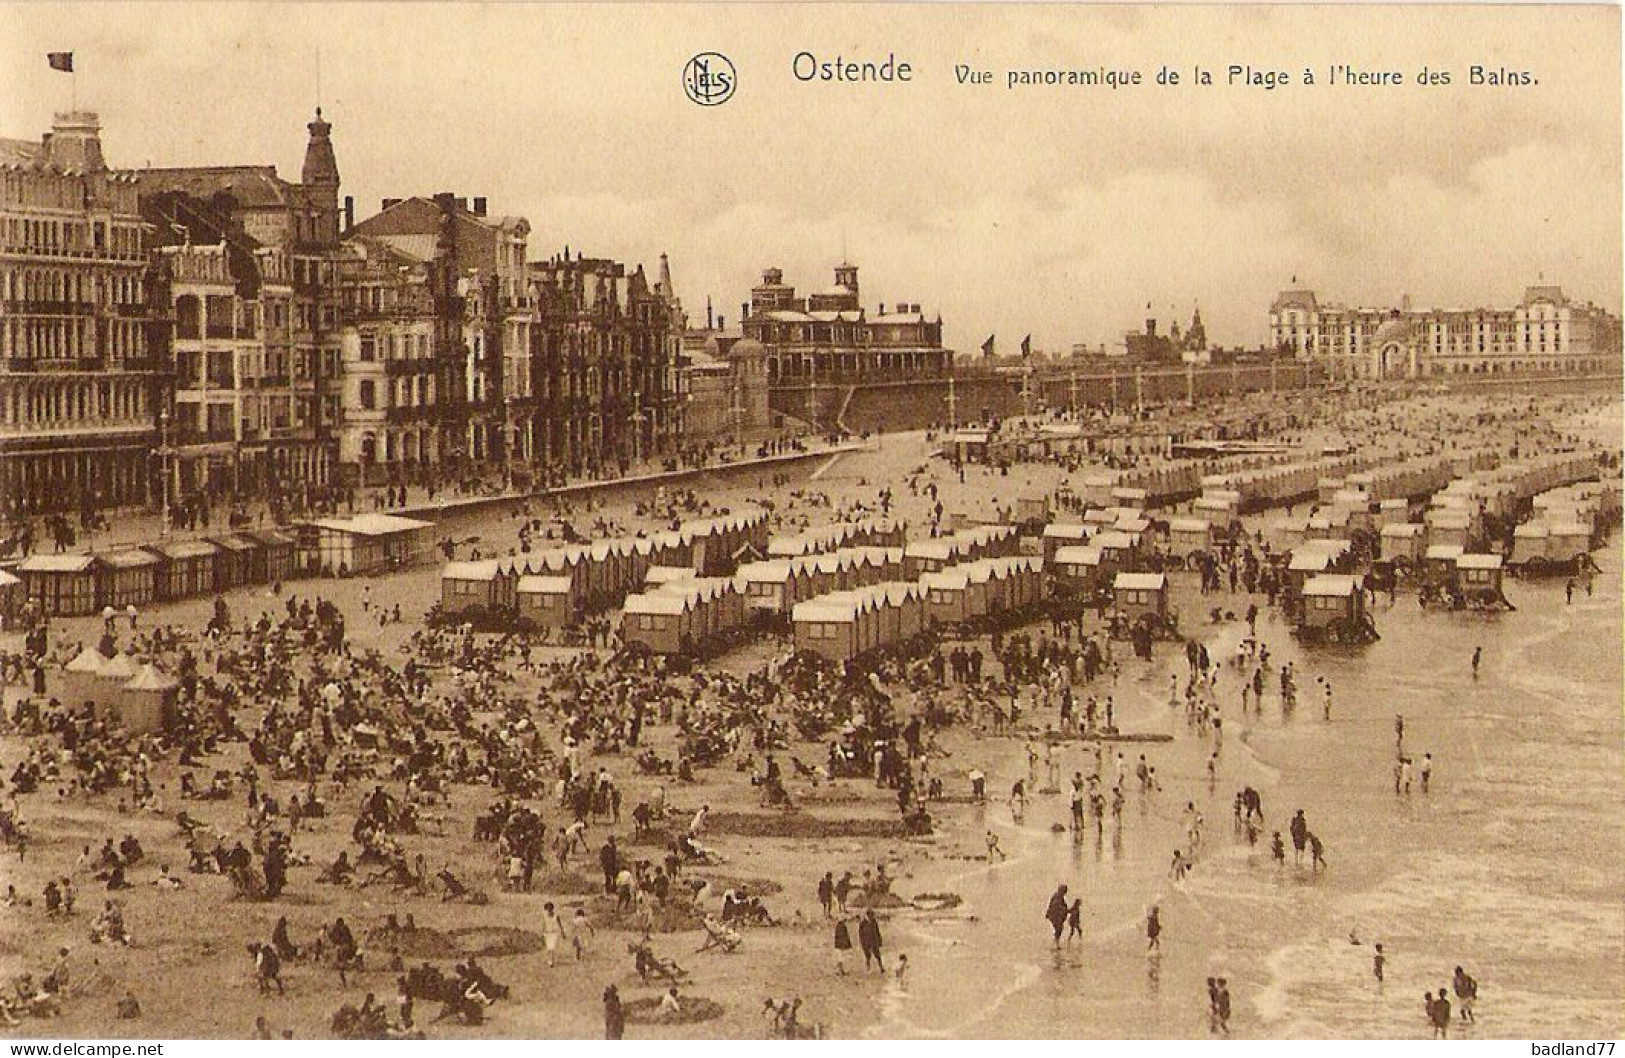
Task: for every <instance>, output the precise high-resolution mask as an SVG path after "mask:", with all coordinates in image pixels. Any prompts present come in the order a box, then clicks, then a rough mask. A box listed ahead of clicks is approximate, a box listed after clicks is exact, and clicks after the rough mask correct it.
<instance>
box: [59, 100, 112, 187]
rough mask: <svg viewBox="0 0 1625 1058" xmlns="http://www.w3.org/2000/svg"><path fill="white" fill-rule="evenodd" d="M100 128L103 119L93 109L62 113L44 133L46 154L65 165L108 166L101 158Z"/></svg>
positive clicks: (94, 168)
mask: <svg viewBox="0 0 1625 1058" xmlns="http://www.w3.org/2000/svg"><path fill="white" fill-rule="evenodd" d="M101 131H102V126H101V121H100V119H99V118H98V117H97V116H96V114H95V112H94V111H89V110H71V111H68V112H67V113H59V114H57V115H56V121H55V122H54V123H53V124H52V126H51V132H50V134H49V135H47V136H46V137H45V141H44V147H45V157H46V159H47V160H49V161H50V163H51V164H52V165H56V166H60V167H61V168H63V169H77V170H79V171H81V172H87V173H94V172H100V171H101V170H103V169H106V168H107V164H106V163H105V162H104V161H103V160H102V138H101Z"/></svg>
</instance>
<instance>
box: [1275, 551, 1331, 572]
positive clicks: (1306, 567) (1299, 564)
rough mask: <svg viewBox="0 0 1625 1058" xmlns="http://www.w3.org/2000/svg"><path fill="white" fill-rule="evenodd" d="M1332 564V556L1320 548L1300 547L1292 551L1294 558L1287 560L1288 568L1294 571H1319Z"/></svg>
mask: <svg viewBox="0 0 1625 1058" xmlns="http://www.w3.org/2000/svg"><path fill="white" fill-rule="evenodd" d="M1331 564H1332V556H1331V555H1329V554H1327V553H1326V552H1325V551H1322V550H1320V549H1319V548H1309V549H1307V550H1304V549H1302V548H1300V549H1299V550H1297V551H1294V552H1292V558H1291V560H1290V561H1288V562H1287V567H1286V568H1287V569H1289V570H1291V571H1292V572H1294V573H1318V572H1320V571H1321V570H1323V569H1325V568H1326V567H1327V566H1329V565H1331Z"/></svg>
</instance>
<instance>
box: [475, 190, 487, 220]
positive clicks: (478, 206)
mask: <svg viewBox="0 0 1625 1058" xmlns="http://www.w3.org/2000/svg"><path fill="white" fill-rule="evenodd" d="M474 215H475V216H476V217H483V216H485V196H484V195H475V196H474Z"/></svg>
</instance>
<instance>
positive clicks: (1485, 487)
mask: <svg viewBox="0 0 1625 1058" xmlns="http://www.w3.org/2000/svg"><path fill="white" fill-rule="evenodd" d="M1405 469H1406V474H1405V477H1406V479H1407V480H1409V481H1410V482H1412V483H1413V484H1414V483H1416V482H1422V481H1425V480H1427V479H1428V478H1429V477H1431V476H1433V475H1435V474H1436V473H1437V468H1436V467H1434V468H1429V467H1427V466H1412V467H1409V468H1405ZM1597 471H1598V468H1597V463H1596V460H1595V459H1594V458H1592V457H1590V456H1584V455H1573V454H1560V455H1553V456H1543V457H1538V458H1532V459H1524V460H1517V461H1514V462H1511V463H1507V464H1503V465H1500V466H1497V467H1486V466H1480V467H1479V468H1478V469H1474V470H1471V471H1469V472H1467V473H1465V474H1462V475H1461V476H1453V477H1451V479H1450V480H1449V481H1448V482H1446V483H1445V484H1444V485H1443V487H1441V488H1438V489H1437V491H1433V492H1432V493H1431V495H1429V496H1428V497H1427V508H1426V510H1425V512H1424V513H1423V516H1422V520H1421V521H1420V522H1415V521H1410V520H1409V516H1408V512H1409V510H1410V509H1411V507H1410V505H1411V503H1412V502H1413V501H1415V500H1417V499H1418V498H1419V496H1418V493H1416V492H1411V493H1408V494H1407V495H1405V496H1402V497H1400V496H1390V497H1386V498H1380V499H1379V498H1378V497H1380V496H1381V492H1380V491H1376V490H1373V491H1371V492H1365V491H1363V490H1362V491H1361V492H1360V493H1359V496H1361V497H1363V499H1359V500H1358V502H1352V503H1351V502H1349V501H1350V500H1351V499H1354V498H1355V497H1351V496H1349V495H1348V493H1349V490H1348V488H1347V483H1344V485H1343V486H1342V487H1340V488H1338V489H1337V490H1335V491H1334V493H1333V494H1332V495H1331V496H1330V497H1329V498H1330V499H1331V504H1330V510H1331V511H1333V512H1337V513H1336V514H1334V515H1333V516H1331V517H1326V516H1325V509H1323V512H1322V516H1319V517H1317V518H1313V519H1309V520H1306V521H1296V522H1282V521H1276V522H1273V523H1271V524H1270V525H1269V526H1268V527H1266V530H1265V535H1266V542H1268V543H1269V544H1270V546H1271V549H1272V550H1273V551H1275V552H1276V553H1284V554H1286V555H1287V581H1286V586H1287V592H1288V596H1289V598H1294V599H1295V598H1309V597H1312V596H1313V595H1314V594H1315V593H1314V592H1313V591H1311V588H1312V587H1313V586H1314V583H1313V582H1314V581H1315V580H1316V579H1317V578H1328V577H1356V578H1358V577H1360V576H1362V575H1363V572H1364V571H1363V570H1361V569H1359V568H1357V567H1358V566H1359V561H1358V556H1357V554H1356V552H1355V549H1354V547H1353V545H1352V542H1351V538H1352V536H1353V535H1354V531H1355V530H1356V529H1365V530H1367V531H1369V530H1372V529H1375V530H1376V532H1377V539H1378V545H1379V546H1378V548H1377V551H1376V553H1375V554H1374V555H1371V556H1368V557H1369V558H1370V559H1372V568H1373V569H1375V570H1378V571H1381V572H1382V574H1383V580H1384V581H1386V582H1387V583H1389V584H1392V583H1393V581H1392V580H1391V578H1393V577H1394V576H1396V575H1397V574H1399V573H1407V574H1411V575H1414V576H1415V577H1416V578H1417V579H1418V580H1420V581H1421V582H1422V583H1424V584H1428V585H1432V586H1433V587H1435V588H1441V589H1444V588H1448V589H1449V590H1451V591H1453V592H1454V593H1456V594H1457V595H1458V596H1459V597H1461V598H1463V599H1466V600H1469V601H1471V600H1475V599H1476V600H1480V601H1489V602H1501V601H1504V596H1503V594H1502V575H1503V572H1504V570H1505V568H1506V567H1507V565H1509V563H1508V561H1507V560H1506V559H1505V557H1504V556H1503V555H1502V554H1500V553H1499V552H1498V551H1495V550H1492V549H1491V544H1492V541H1490V540H1489V539H1488V538H1487V536H1486V531H1485V523H1486V519H1487V518H1490V517H1494V518H1497V519H1500V520H1501V521H1502V523H1503V524H1513V523H1515V522H1516V521H1517V520H1518V519H1519V518H1520V517H1521V516H1522V514H1523V513H1524V512H1525V511H1526V510H1527V509H1529V508H1530V506H1531V504H1532V503H1533V502H1534V501H1535V500H1537V499H1539V498H1540V497H1542V496H1559V497H1563V496H1581V497H1586V498H1588V501H1590V502H1593V503H1594V507H1590V508H1586V509H1587V510H1591V511H1592V512H1593V513H1594V515H1595V516H1596V517H1598V518H1603V517H1606V516H1607V515H1606V511H1607V510H1608V504H1607V498H1609V497H1611V498H1612V503H1613V509H1614V510H1616V511H1617V508H1618V498H1619V489H1618V487H1617V485H1615V486H1604V485H1602V484H1601V483H1600V482H1597V481H1595V480H1590V479H1594V478H1595V477H1596V475H1597ZM1413 472H1414V473H1413ZM1407 487H1408V486H1407ZM1546 509H1548V510H1551V511H1554V512H1558V511H1561V512H1562V513H1561V514H1559V515H1557V517H1559V518H1560V519H1563V521H1561V522H1560V523H1559V524H1562V525H1563V526H1564V531H1563V534H1562V535H1561V536H1559V538H1558V539H1559V541H1560V542H1561V545H1562V550H1563V553H1564V554H1565V555H1567V559H1566V561H1567V562H1569V563H1570V564H1572V563H1573V562H1574V561H1575V560H1576V559H1577V558H1578V557H1579V556H1580V555H1584V554H1586V553H1588V552H1589V551H1590V549H1591V547H1592V546H1593V533H1594V532H1595V531H1597V530H1596V529H1595V528H1594V526H1595V525H1596V524H1597V523H1596V522H1595V521H1593V522H1591V523H1588V524H1581V522H1580V520H1579V519H1578V518H1576V519H1574V522H1573V523H1572V524H1573V525H1574V527H1575V531H1574V532H1572V533H1571V532H1569V524H1570V523H1569V522H1568V521H1567V520H1568V519H1569V518H1570V516H1571V515H1572V514H1574V513H1575V512H1574V509H1573V508H1571V507H1568V506H1565V505H1563V504H1561V503H1558V502H1556V501H1555V500H1554V501H1553V502H1552V503H1550V504H1548V505H1547V508H1546ZM1522 529H1523V527H1522V526H1520V527H1519V530H1520V531H1521V530H1522ZM1515 532H1516V531H1515ZM1546 539H1548V540H1549V539H1550V536H1549V535H1548V537H1547V538H1546ZM1553 553H1555V549H1554V552H1553ZM1517 557H1518V556H1517V553H1516V549H1515V550H1514V561H1515V560H1516V558H1517ZM1325 585H1326V582H1324V581H1322V582H1321V584H1320V587H1325ZM1358 586H1359V582H1357V584H1356V587H1358Z"/></svg>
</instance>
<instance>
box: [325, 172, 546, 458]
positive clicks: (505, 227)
mask: <svg viewBox="0 0 1625 1058" xmlns="http://www.w3.org/2000/svg"><path fill="white" fill-rule="evenodd" d="M529 236H530V224H529V222H528V221H526V220H525V219H524V218H523V217H506V216H492V215H490V214H489V213H488V211H487V208H486V200H485V199H484V198H481V197H475V198H474V199H473V200H472V202H471V201H470V200H469V199H467V198H463V197H459V196H457V195H453V194H451V193H449V192H441V193H439V194H436V195H434V196H432V197H428V198H425V197H414V198H399V199H397V198H386V199H384V200H383V203H382V206H381V208H380V210H379V212H378V213H377V214H376V215H374V216H372V217H368V218H367V219H366V220H363V221H361V222H360V223H359V224H356V225H355V226H354V227H353V228H352V229H351V231H350V232H349V233H348V237H349V238H352V239H355V238H361V239H368V240H372V241H373V242H375V243H377V244H378V245H380V246H386V247H389V248H390V249H391V250H393V251H395V252H396V253H398V254H401V255H403V256H404V258H405V259H407V260H410V261H415V262H419V263H423V264H428V263H433V265H434V267H435V268H437V269H440V270H442V272H443V274H444V275H446V276H447V277H449V281H450V282H451V283H452V284H453V285H454V286H455V290H454V291H450V292H447V293H445V294H444V295H443V296H442V297H441V298H440V303H441V309H442V310H443V311H445V312H450V311H452V304H451V303H452V302H453V301H455V302H457V307H458V308H459V309H460V313H459V314H460V319H459V320H457V321H455V322H456V323H457V333H456V334H455V335H454V336H453V335H449V334H448V335H447V337H446V338H445V339H444V341H443V343H442V345H441V346H440V347H439V348H437V349H436V350H435V353H434V355H435V356H436V357H437V358H439V359H441V360H443V361H444V360H446V359H448V358H451V357H454V356H456V357H459V358H460V360H461V363H460V364H457V365H455V366H451V365H448V366H447V368H446V370H445V371H444V372H443V373H442V381H443V383H444V385H445V389H444V390H443V398H442V401H441V404H440V406H439V423H440V426H439V429H440V437H439V439H438V441H437V443H436V444H435V446H434V447H433V449H432V450H433V451H435V452H436V453H437V458H444V460H446V461H447V462H448V463H454V464H457V465H458V466H459V468H460V469H474V470H482V469H485V470H488V469H492V468H498V467H504V466H506V465H507V464H508V462H509V449H510V447H512V449H513V458H514V461H517V462H528V461H529V460H531V459H533V458H534V447H533V445H532V443H531V436H532V434H531V428H530V422H531V420H532V419H533V417H534V410H535V395H534V393H533V391H532V387H531V380H530V348H531V328H532V326H533V325H534V318H535V306H534V304H533V302H532V300H531V295H530V289H529V282H528V278H527V275H526V262H525V256H526V245H527V240H528V239H529Z"/></svg>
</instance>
